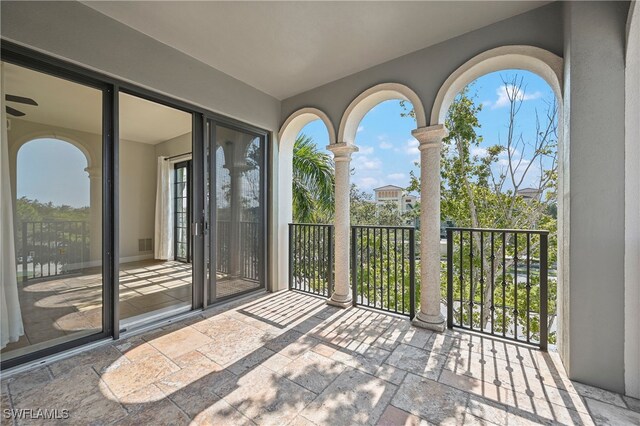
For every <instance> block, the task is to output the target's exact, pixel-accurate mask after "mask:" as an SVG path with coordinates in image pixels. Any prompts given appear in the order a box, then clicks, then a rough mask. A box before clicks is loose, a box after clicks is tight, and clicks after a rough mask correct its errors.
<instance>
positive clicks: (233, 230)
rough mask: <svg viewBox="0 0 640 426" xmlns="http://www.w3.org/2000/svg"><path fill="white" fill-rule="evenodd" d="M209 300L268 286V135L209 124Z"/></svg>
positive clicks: (216, 299) (211, 301)
mask: <svg viewBox="0 0 640 426" xmlns="http://www.w3.org/2000/svg"><path fill="white" fill-rule="evenodd" d="M209 131H210V146H209V153H210V154H209V156H210V167H209V173H210V182H209V188H210V191H209V194H208V195H209V197H208V198H209V218H208V219H209V223H210V224H211V226H210V229H211V231H212V232H211V233H210V262H209V289H208V290H209V291H208V295H209V297H208V302H209V303H214V302H216V301H218V300H221V299H225V298H228V297H231V296H234V295H238V294H241V293H245V292H249V291H252V290H256V289H260V288H264V287H265V278H266V277H265V275H266V274H265V255H266V252H265V248H266V226H265V224H266V221H265V214H266V196H265V185H266V170H267V169H266V152H265V150H266V137H265V135H263V134H259V133H253V132H251V131H248V130H245V129H242V128H238V127H234V126H230V125H226V124H222V123H217V122H213V121H211V122H209Z"/></svg>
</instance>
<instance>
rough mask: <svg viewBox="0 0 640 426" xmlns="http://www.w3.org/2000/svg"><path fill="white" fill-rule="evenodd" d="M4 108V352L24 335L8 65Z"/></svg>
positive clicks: (0, 152) (0, 261)
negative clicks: (15, 228) (11, 177)
mask: <svg viewBox="0 0 640 426" xmlns="http://www.w3.org/2000/svg"><path fill="white" fill-rule="evenodd" d="M0 85H1V89H0V99H1V101H0V108H1V109H2V114H1V120H2V133H0V277H1V279H2V285H1V286H0V344H1V345H0V348H4V347H5V346H7V343H10V342H17V341H18V339H19V338H20V336H22V335H23V334H24V326H23V324H22V314H21V313H20V300H19V299H18V278H17V276H16V248H15V242H14V235H13V234H14V232H13V201H12V198H13V197H12V196H11V183H10V182H9V139H8V134H7V113H6V108H5V99H4V95H5V81H4V63H0Z"/></svg>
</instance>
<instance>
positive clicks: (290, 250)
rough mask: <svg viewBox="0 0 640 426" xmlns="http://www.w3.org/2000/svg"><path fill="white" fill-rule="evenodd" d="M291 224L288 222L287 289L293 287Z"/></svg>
mask: <svg viewBox="0 0 640 426" xmlns="http://www.w3.org/2000/svg"><path fill="white" fill-rule="evenodd" d="M293 226H294V225H293V223H290V224H289V290H291V288H292V287H293Z"/></svg>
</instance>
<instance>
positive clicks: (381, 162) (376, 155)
mask: <svg viewBox="0 0 640 426" xmlns="http://www.w3.org/2000/svg"><path fill="white" fill-rule="evenodd" d="M425 125H426V116H425V112H424V108H423V105H422V102H421V101H420V99H419V97H418V96H417V94H416V93H415V92H414V91H413V90H411V89H410V88H408V87H406V86H404V85H401V84H396V83H386V84H380V85H377V86H374V87H372V88H370V89H368V90H366V91H365V92H363V93H362V94H361V95H359V96H358V97H357V98H356V99H354V100H353V102H351V104H350V105H349V107H348V108H347V110H346V111H345V113H344V115H343V118H342V121H341V123H340V130H339V132H338V141H339V142H340V143H341V145H342V146H340V147H336V148H334V149H333V151H334V154H335V156H336V222H335V223H336V224H335V226H336V281H337V283H336V293H339V291H341V292H343V294H344V292H346V291H349V292H353V298H354V300H353V302H354V303H356V304H360V305H364V306H369V307H373V308H376V309H382V310H387V311H392V312H396V313H400V314H402V315H407V316H409V317H410V318H411V317H413V316H414V313H413V312H412V308H413V306H412V305H413V299H412V297H413V295H414V294H415V293H417V294H418V295H419V294H420V292H419V290H417V291H412V285H413V284H415V287H416V289H418V288H419V280H418V279H415V278H416V277H417V276H418V274H417V273H415V271H416V270H418V269H419V265H417V264H416V263H417V262H416V258H417V256H415V253H414V251H413V250H415V248H416V246H417V245H416V241H415V233H414V232H415V229H414V228H415V226H416V225H417V223H418V222H417V216H418V214H417V212H418V210H417V204H418V200H417V197H415V194H412V193H410V192H409V191H407V188H408V187H409V186H410V182H411V178H410V177H411V175H412V172H413V170H412V169H413V168H414V167H415V165H416V163H418V162H419V161H420V154H419V150H418V141H417V140H416V139H414V137H413V136H412V131H414V130H416V128H421V127H424V126H425ZM345 151H346V152H347V153H348V154H347V156H345V155H344V154H343V152H345ZM351 152H352V154H350V153H351ZM348 155H351V160H350V161H349V157H348ZM344 164H346V166H344ZM341 165H342V170H340V169H339V168H338V167H339V166H341ZM347 166H348V167H349V168H347ZM413 176H416V174H415V173H414V174H413ZM341 206H342V207H341ZM339 210H341V211H340V212H339ZM339 214H340V215H339ZM349 229H350V231H349ZM340 232H342V233H343V236H342V237H341V236H340V234H339V233H340ZM348 232H350V237H351V238H350V239H351V244H349V243H348V241H349V239H348V238H345V237H346V236H344V234H347V233H348ZM345 239H346V241H345V242H342V240H345ZM350 246H351V247H350ZM349 248H350V250H349ZM342 257H344V258H347V259H350V261H349V262H345V264H342V265H341V264H340V262H341V258H342ZM349 263H351V267H350V268H351V282H353V283H354V284H353V287H352V288H351V289H350V288H349V285H348V283H347V281H348V278H349V269H348V267H349ZM341 274H342V276H341ZM339 277H340V278H339ZM339 279H340V280H341V281H342V283H345V284H347V285H344V284H342V283H341V282H338V280H339ZM414 279H415V281H413V280H414ZM341 284H342V285H343V287H342V288H340V287H339V285H341ZM341 298H342V299H344V296H342V294H338V295H337V296H335V294H334V297H332V300H334V301H335V302H338V303H340V302H341ZM350 298H351V297H349V299H350Z"/></svg>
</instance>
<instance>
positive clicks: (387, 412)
mask: <svg viewBox="0 0 640 426" xmlns="http://www.w3.org/2000/svg"><path fill="white" fill-rule="evenodd" d="M2 408H3V409H4V408H13V409H34V410H35V409H39V408H40V409H45V408H46V409H58V410H61V409H66V410H69V419H67V420H65V421H61V423H64V424H82V425H85V424H94V425H100V424H124V425H126V424H132V425H140V424H154V425H179V424H195V425H209V424H211V425H243V424H254V423H256V424H272V425H287V424H289V425H313V424H318V425H352V424H378V425H428V424H479V425H482V424H508V425H521V424H611V425H620V424H636V425H637V424H640V401H638V400H636V399H632V398H627V397H624V396H621V395H618V394H615V393H611V392H607V391H604V390H601V389H597V388H593V387H590V386H585V385H581V384H579V383H575V382H571V381H570V380H569V379H568V378H567V377H566V374H565V373H564V370H563V368H562V365H561V364H560V362H559V359H558V356H557V354H555V353H553V352H550V353H542V352H539V351H536V350H534V349H529V348H525V347H522V346H518V345H515V344H511V343H504V342H501V341H497V340H493V339H489V338H486V337H482V338H481V337H478V336H476V335H470V334H463V333H459V332H452V331H447V332H445V333H442V334H435V333H431V332H429V331H425V330H422V329H417V328H414V327H412V326H410V324H409V322H408V320H406V319H403V318H398V317H395V316H390V315H386V314H384V313H379V312H373V311H370V310H365V309H360V308H357V309H356V308H351V309H347V310H340V309H337V308H333V307H330V306H327V305H326V304H325V303H324V300H322V299H319V298H316V297H313V296H308V295H303V294H300V293H296V292H281V293H276V294H260V295H255V296H252V297H250V298H248V299H246V298H245V299H243V300H242V301H235V302H232V303H230V304H226V305H224V306H219V307H215V308H213V309H212V310H209V311H206V312H203V313H202V314H201V315H198V316H197V317H195V318H190V319H188V320H184V321H181V322H178V323H175V324H172V325H170V326H167V327H165V328H163V329H160V330H155V331H152V332H148V333H145V334H141V335H138V336H134V337H130V338H127V339H124V340H120V341H117V342H114V343H112V344H108V345H105V346H102V347H99V348H97V349H94V350H91V351H88V352H85V353H82V354H80V355H76V356H74V357H72V358H68V359H64V360H61V361H57V362H55V363H52V364H49V365H47V366H43V367H40V368H37V369H35V370H31V371H28V372H25V373H20V374H16V375H13V376H9V377H6V378H3V379H2ZM5 415H6V414H5V411H4V410H3V411H2V416H3V417H4V416H5ZM2 422H3V424H5V423H6V424H9V423H10V421H9V420H8V419H7V418H6V417H4V418H3V419H2ZM17 423H18V424H32V423H33V424H37V423H38V421H33V420H30V421H18V422H17Z"/></svg>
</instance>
